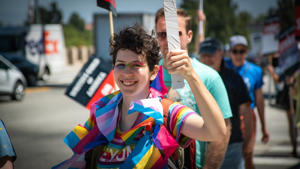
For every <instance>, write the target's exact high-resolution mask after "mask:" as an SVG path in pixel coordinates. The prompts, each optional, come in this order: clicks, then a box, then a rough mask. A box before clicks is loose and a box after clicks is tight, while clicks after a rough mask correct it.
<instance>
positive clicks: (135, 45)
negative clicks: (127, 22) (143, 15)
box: [110, 24, 160, 71]
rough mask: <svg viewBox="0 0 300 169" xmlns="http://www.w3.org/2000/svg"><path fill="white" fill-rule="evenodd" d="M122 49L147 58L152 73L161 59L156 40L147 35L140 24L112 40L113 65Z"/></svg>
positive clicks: (119, 33) (121, 32) (123, 30)
mask: <svg viewBox="0 0 300 169" xmlns="http://www.w3.org/2000/svg"><path fill="white" fill-rule="evenodd" d="M120 49H129V50H131V51H133V52H135V53H136V54H138V55H142V56H143V57H146V60H147V64H148V66H149V70H150V71H152V70H153V69H154V66H155V65H157V64H158V62H159V59H160V55H159V46H158V42H157V40H156V38H155V37H153V36H151V35H149V34H147V33H146V31H145V30H144V29H143V27H142V26H140V25H138V24H135V25H134V26H132V27H126V28H124V29H122V30H121V31H120V32H118V33H116V34H114V36H113V38H112V39H111V40H110V55H111V56H112V61H113V65H115V63H116V58H117V53H118V51H119V50H120Z"/></svg>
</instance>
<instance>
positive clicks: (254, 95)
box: [226, 35, 269, 169]
mask: <svg viewBox="0 0 300 169" xmlns="http://www.w3.org/2000/svg"><path fill="white" fill-rule="evenodd" d="M247 54H248V43H247V40H246V38H245V37H244V36H241V35H236V36H232V37H231V38H230V57H231V59H227V60H226V65H227V66H228V67H229V68H231V69H233V70H234V71H236V72H237V73H239V74H240V76H242V77H243V79H244V82H245V84H246V86H247V88H248V92H249V96H250V98H251V108H252V114H253V123H252V124H253V127H252V129H253V130H252V131H253V132H252V137H251V140H250V141H249V144H248V145H247V146H244V152H243V153H244V159H245V167H246V169H254V164H253V150H254V144H255V136H256V116H255V113H254V108H255V107H256V108H257V111H258V115H259V118H260V123H261V131H262V135H263V136H262V139H261V141H262V142H263V143H267V142H268V141H269V133H268V131H267V128H266V123H265V110H264V109H265V104H264V97H263V92H262V86H263V79H262V78H263V75H262V70H261V68H260V67H258V66H257V65H255V64H253V63H250V62H248V61H247V60H246V57H247Z"/></svg>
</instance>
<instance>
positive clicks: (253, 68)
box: [246, 61, 262, 73]
mask: <svg viewBox="0 0 300 169" xmlns="http://www.w3.org/2000/svg"><path fill="white" fill-rule="evenodd" d="M246 64H247V65H248V66H249V68H250V70H251V71H253V72H255V73H262V68H261V67H259V66H258V65H256V64H254V63H251V62H248V61H246Z"/></svg>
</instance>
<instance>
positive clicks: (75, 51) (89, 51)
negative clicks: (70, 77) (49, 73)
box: [66, 46, 95, 65]
mask: <svg viewBox="0 0 300 169" xmlns="http://www.w3.org/2000/svg"><path fill="white" fill-rule="evenodd" d="M94 53H95V49H94V47H93V46H80V47H75V46H73V47H69V48H67V50H66V56H67V62H66V63H67V65H76V64H84V63H85V62H87V60H88V59H89V57H91V56H92V55H93V54H94Z"/></svg>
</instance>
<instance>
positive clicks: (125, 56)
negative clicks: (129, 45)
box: [114, 49, 158, 100]
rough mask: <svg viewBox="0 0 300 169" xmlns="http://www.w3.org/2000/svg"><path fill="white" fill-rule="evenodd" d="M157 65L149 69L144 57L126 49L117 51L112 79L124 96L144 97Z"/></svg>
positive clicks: (135, 98)
mask: <svg viewBox="0 0 300 169" xmlns="http://www.w3.org/2000/svg"><path fill="white" fill-rule="evenodd" d="M157 71H158V66H157V65H156V66H155V67H154V70H153V71H152V72H151V71H150V70H149V66H148V63H147V61H146V58H145V57H144V56H142V55H138V54H136V53H135V52H133V51H131V50H128V49H120V50H119V51H118V52H117V56H116V62H115V64H114V79H115V82H116V83H117V85H118V87H119V88H120V90H121V92H122V93H123V96H124V97H130V98H132V99H133V100H137V99H144V98H147V96H148V95H149V86H150V81H152V80H154V79H155V77H156V73H157Z"/></svg>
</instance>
